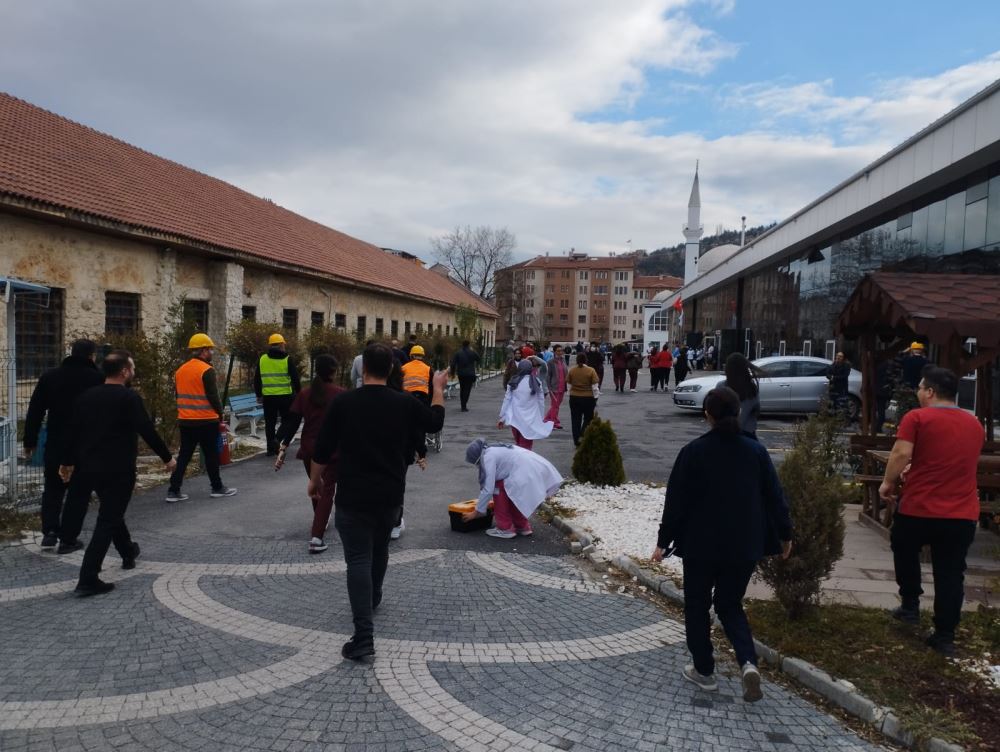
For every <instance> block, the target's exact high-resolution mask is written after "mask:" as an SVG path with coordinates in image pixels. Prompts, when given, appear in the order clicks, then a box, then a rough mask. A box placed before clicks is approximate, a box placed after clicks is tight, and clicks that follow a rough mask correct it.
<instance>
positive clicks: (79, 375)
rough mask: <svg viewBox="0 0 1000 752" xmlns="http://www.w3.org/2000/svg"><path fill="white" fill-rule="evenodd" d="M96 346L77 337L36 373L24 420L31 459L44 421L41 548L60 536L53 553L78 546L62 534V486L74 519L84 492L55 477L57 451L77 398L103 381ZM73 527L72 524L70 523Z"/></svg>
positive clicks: (81, 514) (83, 507)
mask: <svg viewBox="0 0 1000 752" xmlns="http://www.w3.org/2000/svg"><path fill="white" fill-rule="evenodd" d="M96 349H97V345H95V344H94V343H93V342H92V341H91V340H89V339H78V340H76V342H74V343H73V344H72V346H71V347H70V354H69V357H68V358H66V359H65V360H63V362H62V364H61V365H60V366H59V367H58V368H53V369H51V370H49V371H46V372H45V373H43V374H42V376H41V378H40V379H38V384H37V385H36V386H35V391H34V392H32V394H31V401H30V402H29V403H28V414H27V416H26V417H25V419H24V455H25V457H31V455H32V454H34V452H35V450H36V449H37V448H38V439H39V433H40V431H41V428H42V421H43V420H45V418H46V415H47V416H48V420H47V421H46V431H47V436H46V439H45V450H44V451H45V454H44V459H45V487H44V490H43V491H42V548H55V546H56V543H57V542H59V541H60V540H61V541H62V545H60V546H59V553H61V554H63V553H69V552H70V551H76V550H77V549H79V548H82V547H83V546H82V544H81V543H79V542H78V541H77V540H76V534H78V533H79V530H76V533H73V534H71V535H70V536H68V537H67V536H62V535H61V530H62V526H63V525H62V522H63V518H64V514H63V498H64V497H65V496H66V491H67V488H68V489H69V497H68V498H67V499H66V513H65V516H67V517H72V518H74V519H75V518H76V517H79V519H80V523H81V524H82V522H83V517H84V515H85V514H86V513H87V504H88V503H89V501H90V494H89V493H84V492H82V491H81V490H80V489H79V487H78V486H77V485H76V484H66V483H63V482H62V479H61V478H60V477H59V452H60V451H61V448H62V444H63V442H64V441H65V438H66V433H67V429H68V428H69V423H70V420H71V419H72V417H73V406H74V405H75V404H76V400H77V398H78V397H79V396H80V395H81V394H83V392H85V391H86V390H88V389H90V388H91V387H92V386H97V385H98V384H101V383H103V382H104V377H103V376H101V372H100V371H98V370H97V366H95V365H94V352H95V351H96ZM70 527H73V526H70Z"/></svg>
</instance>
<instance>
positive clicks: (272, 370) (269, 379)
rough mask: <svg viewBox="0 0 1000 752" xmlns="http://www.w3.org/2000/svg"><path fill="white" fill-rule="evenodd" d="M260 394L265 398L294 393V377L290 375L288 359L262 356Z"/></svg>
mask: <svg viewBox="0 0 1000 752" xmlns="http://www.w3.org/2000/svg"><path fill="white" fill-rule="evenodd" d="M260 386H261V390H260V393H261V394H262V395H263V396H265V397H280V396H282V395H285V394H291V393H292V377H291V376H290V375H289V373H288V358H272V357H271V356H270V355H261V356H260Z"/></svg>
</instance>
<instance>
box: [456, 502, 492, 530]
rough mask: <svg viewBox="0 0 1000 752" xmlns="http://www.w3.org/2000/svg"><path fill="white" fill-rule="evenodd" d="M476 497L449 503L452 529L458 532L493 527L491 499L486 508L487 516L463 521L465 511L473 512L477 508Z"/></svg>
mask: <svg viewBox="0 0 1000 752" xmlns="http://www.w3.org/2000/svg"><path fill="white" fill-rule="evenodd" d="M476 501H477V500H476V499H469V500H468V501H457V502H455V503H454V504H449V505H448V517H450V518H451V529H452V530H454V531H455V532H457V533H468V532H471V531H473V530H486V529H487V528H490V527H493V502H492V501H490V505H489V507H488V508H487V510H486V516H485V517H477V518H476V519H474V520H472V521H471V522H463V521H462V515H463V514H464V513H465V512H471V511H472V510H474V509H475V508H476Z"/></svg>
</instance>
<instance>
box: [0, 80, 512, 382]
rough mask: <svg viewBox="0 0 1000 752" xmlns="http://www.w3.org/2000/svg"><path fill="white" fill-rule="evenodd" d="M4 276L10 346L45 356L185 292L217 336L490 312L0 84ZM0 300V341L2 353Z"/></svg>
mask: <svg viewBox="0 0 1000 752" xmlns="http://www.w3.org/2000/svg"><path fill="white" fill-rule="evenodd" d="M0 276H11V277H16V278H20V279H23V280H26V281H30V282H37V283H41V284H44V285H47V286H49V287H50V288H52V292H51V294H50V296H49V298H48V300H47V301H44V300H42V299H40V298H39V297H38V296H30V295H25V296H19V299H18V308H17V328H16V339H17V342H16V345H17V348H18V351H19V352H21V353H22V354H23V353H31V354H33V355H34V356H36V357H37V359H38V360H40V361H50V362H51V361H53V360H58V358H59V357H60V356H61V355H62V354H63V352H64V350H65V347H66V344H67V342H68V340H69V339H71V338H72V337H73V336H74V335H75V334H77V333H84V332H86V333H95V332H105V331H129V330H135V329H139V328H143V329H146V330H149V329H152V328H154V327H159V326H162V325H163V323H164V321H165V315H166V312H167V310H168V308H169V307H170V306H171V305H173V304H175V302H176V301H178V300H179V299H180V298H181V297H183V298H184V299H185V301H186V303H185V306H186V309H187V313H188V314H189V315H190V316H192V317H194V318H195V319H196V320H197V321H199V322H200V323H201V325H202V326H203V327H204V328H205V329H206V330H207V331H208V333H209V334H210V335H211V336H212V337H213V338H214V339H216V340H217V341H218V342H222V343H224V342H225V333H226V331H227V329H228V327H229V326H230V325H231V324H232V323H234V322H237V321H240V320H241V319H246V318H251V319H255V320H257V321H266V322H271V321H273V322H279V323H281V324H282V325H284V326H285V327H286V328H289V329H294V330H298V331H299V332H300V333H301V332H304V331H305V330H306V329H308V328H309V327H310V326H313V325H317V324H324V325H325V324H329V325H333V326H336V327H339V328H343V329H344V330H346V331H357V332H358V333H359V335H362V336H365V335H370V334H385V335H398V336H400V337H402V336H404V335H405V334H407V333H409V332H411V331H412V332H424V331H427V330H429V329H434V330H435V331H441V332H442V333H451V332H452V331H454V329H455V326H456V321H455V313H456V308H457V307H458V306H469V307H472V308H475V309H476V310H477V311H478V312H479V325H480V327H481V329H482V331H483V335H484V339H485V341H486V344H488V345H489V344H492V343H493V340H494V336H495V330H496V317H497V314H496V311H495V309H494V308H493V307H492V306H491V305H490V304H489V303H487V302H486V301H484V300H483V299H481V298H479V297H477V296H476V295H474V294H472V293H471V292H470V291H469V290H468V289H466V288H464V287H462V286H461V285H459V284H457V283H455V282H454V281H452V280H451V279H449V278H448V277H447V276H443V275H441V274H438V273H436V272H433V271H430V270H429V269H425V268H424V267H423V265H422V264H421V263H420V262H419V260H416V259H415V258H414V257H412V256H410V255H409V254H400V253H395V252H388V251H385V250H382V249H381V248H378V247H376V246H375V245H372V244H370V243H367V242H364V241H362V240H358V239H356V238H353V237H350V236H348V235H345V234H344V233H341V232H338V231H337V230H334V229H332V228H329V227H325V226H323V225H321V224H319V223H317V222H313V221H311V220H309V219H307V218H305V217H302V216H300V215H297V214H295V213H293V212H291V211H288V210H287V209H284V208H282V207H280V206H278V205H277V204H275V203H273V202H271V201H268V200H266V199H262V198H258V197H256V196H253V195H251V194H249V193H246V192H245V191H242V190H240V189H238V188H236V187H235V186H232V185H229V184H227V183H225V182H223V181H221V180H217V179H215V178H212V177H209V176H207V175H204V174H202V173H199V172H196V171H194V170H191V169H189V168H186V167H184V166H182V165H179V164H177V163H174V162H171V161H169V160H166V159H162V158H160V157H157V156H155V155H153V154H150V153H149V152H145V151H143V150H141V149H138V148H136V147H133V146H130V145H129V144H126V143H124V142H122V141H119V140H117V139H115V138H113V137H111V136H108V135H106V134H103V133H99V132H97V131H94V130H92V129H90V128H87V127H85V126H82V125H79V124H77V123H74V122H72V121H69V120H66V119H65V118H62V117H59V116H57V115H54V114H52V113H50V112H47V111H45V110H42V109H39V108H38V107H35V106H33V105H31V104H29V103H27V102H24V101H22V100H19V99H17V98H14V97H11V96H9V95H6V94H2V93H0ZM6 332H7V327H6V322H5V314H4V312H3V311H2V309H0V350H3V349H5V348H6V347H7V346H8V343H7V334H6Z"/></svg>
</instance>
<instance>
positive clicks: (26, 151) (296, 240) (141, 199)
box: [0, 92, 496, 316]
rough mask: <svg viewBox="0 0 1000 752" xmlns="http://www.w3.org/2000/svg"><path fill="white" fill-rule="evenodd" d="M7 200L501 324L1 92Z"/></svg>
mask: <svg viewBox="0 0 1000 752" xmlns="http://www.w3.org/2000/svg"><path fill="white" fill-rule="evenodd" d="M5 197H16V198H17V199H21V200H28V201H30V202H40V203H41V204H44V205H48V206H50V207H57V208H61V209H67V210H70V211H72V212H75V213H79V214H80V215H83V218H84V219H98V220H101V219H103V220H111V221H113V222H116V223H120V224H122V225H126V226H128V227H129V228H131V229H134V230H136V231H138V232H142V231H152V232H154V233H162V234H166V235H170V236H174V237H178V238H180V239H185V240H190V241H194V243H195V244H203V245H208V246H211V247H214V248H217V249H220V250H221V251H224V252H225V251H229V252H236V253H238V254H246V255H248V256H252V257H256V258H259V259H262V260H265V261H267V262H272V263H273V262H278V263H280V264H284V265H287V266H288V267H289V268H290V270H300V271H307V272H313V273H317V272H318V273H320V274H323V275H327V276H330V277H332V278H335V279H337V280H342V281H345V282H348V283H351V282H354V283H361V284H362V285H365V286H370V287H375V288H382V289H384V290H387V291H390V292H393V293H397V294H402V295H406V296H409V297H415V298H423V299H425V300H428V301H433V302H436V303H443V304H446V305H458V304H465V305H471V306H475V307H476V308H478V309H479V310H480V311H481V312H482V313H484V314H486V315H490V316H495V315H496V309H495V308H493V307H492V306H491V305H490V304H489V303H487V302H486V301H484V300H482V299H481V298H479V297H478V296H476V295H474V294H472V293H471V292H469V291H467V290H466V289H465V288H462V287H461V286H458V285H455V284H453V283H452V282H451V281H449V280H447V279H445V278H443V277H442V276H440V275H439V274H435V273H434V272H431V271H429V270H427V269H423V268H421V267H419V266H418V265H416V264H414V263H413V262H412V261H408V260H406V259H403V258H400V257H398V256H394V255H391V254H389V253H385V252H384V251H382V250H381V249H379V248H378V247H376V246H374V245H372V244H370V243H366V242H364V241H362V240H358V239H357V238H353V237H351V236H350V235H345V234H344V233H342V232H338V231H337V230H334V229H331V228H329V227H326V226H324V225H321V224H319V223H318V222H314V221H312V220H310V219H306V218H305V217H302V216H300V215H298V214H295V213H294V212H291V211H289V210H287V209H283V208H282V207H280V206H278V205H277V204H275V203H273V202H271V201H268V200H266V199H262V198H258V197H257V196H254V195H251V194H250V193H247V192H246V191H242V190H240V189H239V188H236V187H235V186H233V185H230V184H229V183H225V182H223V181H222V180H218V179H216V178H213V177H210V176H208V175H204V174H202V173H200V172H196V171H195V170H192V169H190V168H187V167H184V166H183V165H180V164H177V163H176V162H171V161H170V160H167V159H163V158H162V157H158V156H156V155H155V154H150V153H149V152H147V151H143V150H142V149H138V148H136V147H134V146H131V145H130V144H127V143H125V142H123V141H120V140H118V139H116V138H113V137H111V136H108V135H106V134H104V133H99V132H98V131H95V130H93V129H91V128H87V127H85V126H83V125H80V124H78V123H75V122H73V121H71V120H67V119H66V118H63V117H60V116H58V115H55V114H53V113H51V112H48V111H46V110H43V109H40V108H38V107H35V106H34V105H31V104H29V103H27V102H24V101H23V100H20V99H17V98H16V97H12V96H10V95H9V94H5V93H3V92H0V204H2V203H4V198H5Z"/></svg>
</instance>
